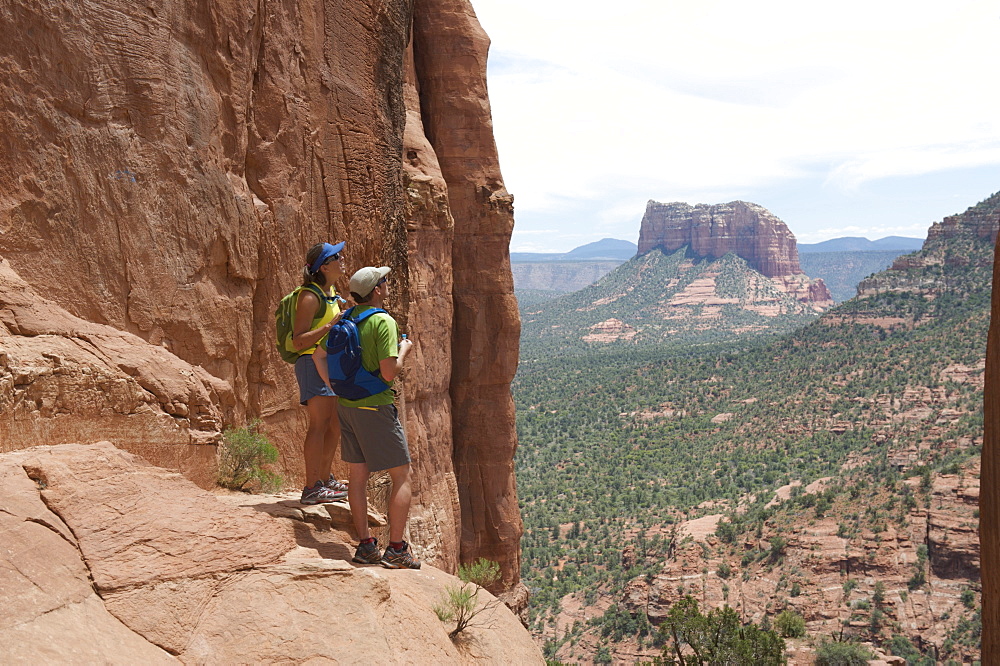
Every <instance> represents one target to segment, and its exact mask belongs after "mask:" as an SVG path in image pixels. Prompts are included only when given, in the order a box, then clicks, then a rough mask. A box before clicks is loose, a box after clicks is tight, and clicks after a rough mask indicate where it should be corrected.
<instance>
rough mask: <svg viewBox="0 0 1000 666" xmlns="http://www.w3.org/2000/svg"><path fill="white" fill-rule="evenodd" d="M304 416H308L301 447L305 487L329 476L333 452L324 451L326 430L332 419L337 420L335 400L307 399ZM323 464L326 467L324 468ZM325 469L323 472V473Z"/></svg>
mask: <svg viewBox="0 0 1000 666" xmlns="http://www.w3.org/2000/svg"><path fill="white" fill-rule="evenodd" d="M306 414H307V415H308V416H309V427H308V429H307V430H306V441H305V444H304V445H303V447H302V449H303V451H302V452H303V457H304V458H305V459H306V486H311V485H313V484H314V483H316V482H317V481H326V479H327V477H328V476H329V475H330V464H331V463H332V462H333V455H334V454H333V451H330V452H329V454H327V452H326V451H325V449H326V447H327V442H328V430H329V428H330V424H331V414H332V415H333V416H332V418H333V419H336V418H337V399H336V398H335V397H333V396H329V395H317V396H314V397H312V398H309V401H308V402H307V403H306ZM337 440H338V441H339V440H340V421H339V420H338V421H337ZM324 463H325V464H326V467H325V468H324ZM324 469H325V471H324Z"/></svg>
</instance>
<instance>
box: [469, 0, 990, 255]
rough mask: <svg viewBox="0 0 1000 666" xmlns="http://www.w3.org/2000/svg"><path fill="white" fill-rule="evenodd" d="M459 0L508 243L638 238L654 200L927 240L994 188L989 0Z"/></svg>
mask: <svg viewBox="0 0 1000 666" xmlns="http://www.w3.org/2000/svg"><path fill="white" fill-rule="evenodd" d="M472 3H473V7H474V9H475V10H476V14H477V16H478V17H479V20H480V22H481V23H482V25H483V27H484V28H485V30H486V32H487V33H488V34H489V35H490V38H491V40H492V46H491V49H490V61H489V62H490V65H489V77H488V85H489V91H490V101H491V105H492V110H493V124H494V134H495V136H496V140H497V148H498V150H499V153H500V166H501V169H502V171H503V175H504V181H505V183H506V185H507V188H508V190H509V191H510V192H511V193H513V194H514V198H515V229H514V235H513V238H512V240H511V250H513V251H527V252H546V251H548V252H564V251H568V250H570V249H572V248H574V247H577V246H579V245H583V244H585V243H588V242H591V241H594V240H599V239H601V238H605V237H613V238H623V239H626V240H632V241H635V240H637V238H638V234H639V222H640V220H641V219H642V214H643V211H644V210H645V205H646V201H647V200H649V199H654V200H656V201H662V202H668V201H684V202H687V203H691V204H698V203H706V204H714V203H723V202H727V201H733V200H736V199H742V200H745V201H753V202H755V203H758V204H761V205H762V206H764V207H766V208H768V209H769V210H771V211H772V212H773V213H775V214H776V215H777V216H778V217H780V218H781V219H782V220H784V222H785V223H786V224H787V225H788V226H789V228H791V230H792V232H793V233H794V234H795V235H796V237H797V238H798V239H799V241H800V242H803V243H815V242H819V241H822V240H826V239H828V238H836V237H839V236H865V237H867V238H870V239H872V240H874V239H877V238H882V237H884V236H890V235H896V236H912V237H924V236H925V235H926V231H927V228H928V227H929V226H930V225H931V223H933V222H935V221H938V220H940V219H941V218H943V217H944V216H946V215H951V214H954V213H959V212H962V211H963V210H965V209H966V208H968V207H969V206H971V205H973V204H975V203H977V202H978V201H980V200H982V199H984V198H986V197H987V196H989V195H990V194H992V193H994V192H996V191H998V190H1000V113H998V112H997V109H998V108H1000V87H998V86H996V84H995V82H994V78H995V77H994V74H993V72H994V70H995V67H996V65H997V63H1000V4H997V3H995V2H984V1H981V0H969V1H966V0H949V2H940V1H939V0H938V1H935V2H924V1H921V0H916V1H913V0H911V1H909V2H903V1H897V0H865V1H861V0H843V1H842V2H840V3H837V4H835V5H830V4H825V5H821V4H820V3H808V2H802V1H801V0H796V1H792V0H758V1H756V2H746V1H745V0H742V1H737V0H656V1H651V0H617V1H616V2H615V3H607V2H596V1H595V0H574V1H570V0H472Z"/></svg>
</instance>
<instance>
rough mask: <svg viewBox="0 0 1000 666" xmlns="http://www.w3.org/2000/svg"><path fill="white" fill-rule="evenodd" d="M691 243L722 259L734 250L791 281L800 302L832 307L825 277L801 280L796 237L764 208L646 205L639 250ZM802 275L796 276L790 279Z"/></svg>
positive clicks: (701, 251) (742, 204) (770, 273)
mask: <svg viewBox="0 0 1000 666" xmlns="http://www.w3.org/2000/svg"><path fill="white" fill-rule="evenodd" d="M684 246H687V247H689V248H690V249H691V252H693V253H694V254H695V255H697V256H699V257H707V258H709V259H718V258H719V257H722V256H724V255H726V254H728V253H730V252H732V253H733V254H735V255H737V256H739V257H742V258H743V259H745V260H746V262H747V263H748V264H749V265H750V266H751V267H752V268H754V269H755V270H757V271H758V272H759V273H761V274H762V275H764V277H767V278H771V279H772V280H775V279H777V280H778V281H779V282H783V283H786V284H788V285H793V288H791V289H788V291H789V292H790V293H795V294H796V296H797V298H798V299H799V300H801V301H809V302H813V303H816V304H817V305H822V307H829V306H830V305H833V297H832V296H831V295H830V290H829V289H827V287H826V285H825V284H824V283H823V281H822V280H819V279H817V280H811V281H808V284H805V283H803V282H802V280H803V279H804V274H803V272H802V268H801V267H800V266H799V251H798V247H797V246H796V243H795V236H793V235H792V232H791V231H790V230H789V229H788V227H787V226H786V225H785V223H784V222H782V221H781V220H780V219H778V218H777V217H776V216H775V215H773V214H772V213H771V212H770V211H768V210H767V209H766V208H764V207H763V206H760V205H757V204H755V203H748V202H746V201H731V202H729V203H727V204H715V205H707V204H697V205H695V206H692V205H690V204H686V203H682V202H674V203H659V202H657V201H652V200H650V201H649V202H647V203H646V213H645V214H644V215H643V216H642V224H641V225H640V228H639V254H640V255H642V254H646V253H647V252H649V251H650V250H652V249H654V248H660V249H662V250H663V251H664V252H672V251H674V250H679V249H680V248H682V247H684ZM795 276H799V277H798V278H796V279H791V280H790V278H793V277H795Z"/></svg>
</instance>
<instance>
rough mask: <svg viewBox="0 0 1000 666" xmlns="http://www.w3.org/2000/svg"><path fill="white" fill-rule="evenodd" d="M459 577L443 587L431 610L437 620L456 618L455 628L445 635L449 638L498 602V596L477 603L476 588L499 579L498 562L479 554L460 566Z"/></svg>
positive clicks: (452, 619) (477, 593)
mask: <svg viewBox="0 0 1000 666" xmlns="http://www.w3.org/2000/svg"><path fill="white" fill-rule="evenodd" d="M458 577H459V578H460V579H461V580H462V585H461V586H456V585H452V586H449V587H447V588H445V596H444V599H443V600H442V602H441V603H440V604H438V605H436V606H434V614H435V615H437V617H438V619H439V620H441V621H442V622H451V621H454V622H455V628H454V629H452V630H451V631H450V632H448V637H449V638H451V639H452V640H455V639H456V637H457V636H458V635H459V634H460V633H461V632H463V631H465V629H466V628H468V627H469V626H472V625H473V620H475V618H476V617H477V616H479V615H481V614H482V613H485V612H487V611H492V610H493V609H494V608H496V607H497V606H498V605H499V604H500V601H499V600H497V599H494V600H492V601H489V602H487V603H485V604H483V605H482V606H480V605H479V591H480V590H481V589H483V588H484V587H487V586H489V585H492V584H494V583H496V582H497V581H498V580H500V565H499V564H498V563H496V562H493V561H491V560H487V559H483V558H479V559H478V560H476V561H475V562H473V563H472V564H468V565H465V564H463V565H461V566H459V567H458Z"/></svg>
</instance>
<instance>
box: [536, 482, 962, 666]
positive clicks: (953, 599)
mask: <svg viewBox="0 0 1000 666" xmlns="http://www.w3.org/2000/svg"><path fill="white" fill-rule="evenodd" d="M905 483H906V487H908V488H910V489H911V490H912V492H913V495H912V496H913V497H915V498H918V499H917V506H912V507H910V508H902V507H899V506H898V505H899V503H900V502H899V501H898V500H899V498H898V497H895V498H894V497H893V494H892V493H891V492H882V493H881V494H879V496H878V500H877V503H876V504H875V505H874V507H873V508H875V507H877V509H878V510H879V513H880V514H881V516H880V518H879V519H878V520H875V521H872V522H869V519H870V518H871V516H872V515H874V513H875V512H874V511H871V512H869V513H868V514H866V513H865V512H864V511H862V510H861V508H860V507H858V506H856V505H855V506H852V502H851V500H850V497H849V496H848V497H844V498H843V501H842V503H841V502H837V503H835V504H834V506H832V507H830V508H829V509H828V510H824V511H822V512H820V511H819V510H816V509H815V508H809V509H804V508H802V506H803V503H804V502H803V497H809V496H810V495H812V496H816V495H820V496H821V495H822V492H823V490H824V486H823V485H822V484H813V485H811V486H810V487H809V488H807V489H803V488H801V487H797V488H796V490H797V491H798V492H797V493H796V494H795V495H794V498H790V497H789V495H788V489H787V488H786V489H784V490H785V492H784V499H783V500H782V499H781V498H780V496H781V495H782V493H781V492H780V491H779V494H778V496H776V497H775V503H776V505H777V506H778V509H777V511H776V513H775V514H774V516H773V517H772V518H770V519H768V521H767V522H766V523H765V524H764V525H763V526H762V529H761V531H760V533H759V535H758V536H753V537H751V538H746V539H741V540H740V541H738V542H737V543H735V544H732V545H730V544H727V543H725V542H723V541H722V540H721V539H720V538H718V537H717V536H715V534H714V532H715V528H716V525H717V524H718V522H719V520H720V518H721V516H720V515H719V514H714V515H713V514H709V515H706V516H705V517H702V518H699V519H697V520H689V521H686V522H681V523H678V524H677V525H676V526H674V527H672V528H670V529H669V530H665V531H664V532H663V535H664V536H667V537H668V538H671V539H672V540H673V541H672V543H674V544H675V546H674V547H673V548H672V549H671V550H670V554H669V555H668V556H664V555H663V553H662V552H660V551H659V550H656V549H645V548H643V546H642V545H636V546H633V547H632V548H630V549H628V550H627V552H626V554H625V557H626V558H628V559H629V561H630V562H631V566H635V565H637V564H639V563H640V562H641V561H642V560H645V559H648V558H657V559H658V560H659V561H661V562H662V573H658V574H656V575H655V576H652V577H650V576H645V577H642V578H637V579H634V580H632V581H631V582H630V583H629V584H628V586H627V587H626V590H625V593H624V595H623V596H622V597H621V598H617V599H603V600H600V601H598V602H596V603H591V604H588V603H587V602H586V600H585V599H584V595H582V594H579V593H577V594H574V595H572V596H571V597H569V598H567V599H565V600H564V601H563V611H562V612H561V613H560V615H559V618H558V622H557V627H556V629H555V633H558V634H560V635H563V634H566V633H572V632H573V631H574V624H576V623H579V624H578V625H576V631H577V632H578V635H577V637H576V638H575V639H574V640H573V641H572V642H567V643H565V644H564V645H563V647H561V648H560V650H559V652H558V658H559V659H560V660H562V661H565V662H567V663H576V662H578V661H582V663H589V660H590V658H591V657H590V656H589V655H593V654H595V653H596V651H597V648H598V646H599V645H601V644H602V640H603V639H602V636H601V634H600V633H599V632H598V631H597V630H593V629H591V630H587V629H585V628H584V627H586V623H587V621H588V620H590V619H592V618H596V617H600V616H602V615H604V614H605V613H606V612H607V611H608V609H609V608H610V607H611V606H612V605H616V606H617V607H618V608H620V609H621V610H622V611H624V612H627V613H629V614H631V615H632V616H635V617H643V618H647V619H648V621H649V622H650V623H651V624H652V625H654V626H658V625H659V624H660V623H661V622H662V620H663V619H664V618H665V617H666V613H667V612H668V611H669V609H670V606H671V605H672V604H673V603H675V602H677V601H678V600H680V599H681V598H682V597H683V596H684V595H692V596H694V597H695V598H696V599H697V600H698V602H699V604H702V605H703V606H704V607H706V608H714V607H717V606H721V605H723V604H728V605H730V606H732V607H733V608H734V609H735V610H736V611H737V612H738V613H739V614H740V617H742V618H744V619H745V620H746V621H753V622H755V623H761V622H762V621H764V618H765V616H771V618H773V617H774V616H775V615H777V614H778V613H779V612H780V611H782V610H785V609H788V610H791V611H794V612H795V613H798V614H799V615H801V616H802V617H803V618H804V619H805V622H806V631H807V635H809V636H811V637H813V638H815V637H820V636H825V637H830V636H837V635H839V634H840V632H841V631H842V629H845V628H846V630H847V631H848V632H849V633H850V634H852V635H856V636H859V637H860V638H861V639H862V640H864V639H869V640H870V637H871V636H873V635H881V636H884V637H888V636H889V635H891V634H896V635H901V636H905V637H907V638H908V639H909V640H910V641H911V642H912V643H914V644H915V645H918V646H920V647H923V648H924V649H932V648H931V646H937V647H941V646H943V645H944V644H945V642H946V641H947V640H948V639H949V638H950V637H953V636H954V634H955V633H956V629H957V628H958V627H959V626H960V623H961V622H962V620H963V619H965V620H968V618H969V617H970V616H971V609H972V608H973V607H974V606H975V605H976V604H977V603H978V599H979V591H978V588H979V586H978V572H979V564H980V563H979V541H978V533H977V524H978V502H979V483H980V482H979V466H978V463H977V464H973V465H971V466H970V467H968V468H965V469H963V470H961V471H960V472H959V473H958V474H946V475H941V476H938V477H936V478H935V479H934V480H933V482H932V484H931V485H930V487H929V488H925V489H921V481H920V479H919V478H910V479H907V480H906V482H905ZM806 504H807V503H806ZM866 505H867V506H872V505H871V504H868V503H867V502H866ZM813 506H815V505H813ZM887 506H889V507H892V508H891V509H889V510H885V507H887ZM890 511H891V512H892V513H893V514H895V515H894V516H893V517H889V516H890ZM852 516H853V517H852ZM653 536H654V535H653V534H651V533H646V534H645V535H644V539H646V541H643V542H639V543H640V544H641V543H648V539H650V538H651V537H653ZM776 544H777V545H776ZM921 546H923V547H924V548H925V549H926V550H923V549H921ZM924 552H925V553H926V555H922V554H921V553H924ZM922 558H925V560H926V562H924V561H922ZM920 567H923V569H920ZM918 569H919V570H921V571H923V572H924V576H925V579H926V581H925V583H923V584H921V585H919V586H914V584H913V578H914V574H915V572H916V571H917V570H918ZM876 586H878V588H876ZM963 593H965V595H966V596H965V597H963ZM970 594H971V596H970ZM952 640H953V642H955V641H954V638H953V639H952ZM651 643H652V641H651V640H650V639H647V640H646V641H636V640H635V639H634V638H633V639H632V640H626V641H624V642H623V643H621V644H620V645H618V646H616V647H615V648H614V650H613V654H614V657H615V661H616V662H618V661H620V662H622V663H635V662H636V661H641V660H649V659H651V658H652V657H653V656H656V655H658V654H659V653H660V647H659V646H657V645H652V644H651ZM787 644H788V647H789V656H790V659H789V663H792V664H803V665H804V664H812V663H813V659H814V657H815V653H814V649H813V647H812V646H811V645H810V641H808V640H805V639H792V640H789V641H787ZM961 653H962V654H963V655H964V659H963V660H962V662H961V663H972V661H973V660H974V659H978V658H979V649H978V638H977V639H976V641H975V642H974V643H972V644H970V645H966V646H964V647H963V648H962V650H961Z"/></svg>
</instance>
